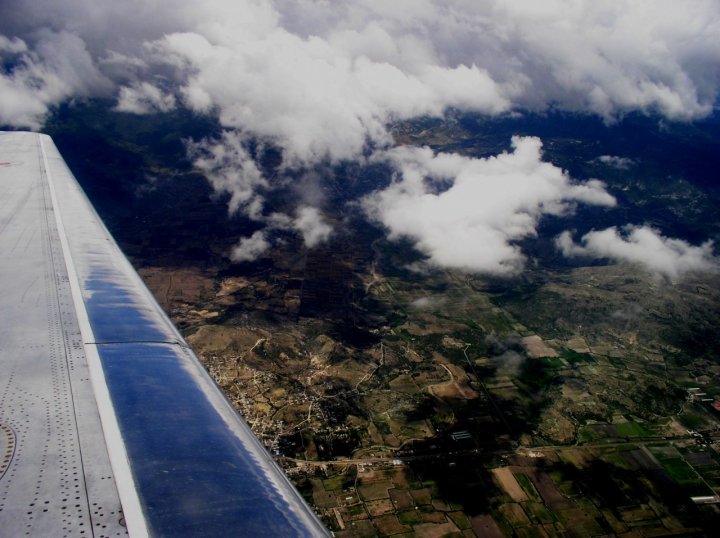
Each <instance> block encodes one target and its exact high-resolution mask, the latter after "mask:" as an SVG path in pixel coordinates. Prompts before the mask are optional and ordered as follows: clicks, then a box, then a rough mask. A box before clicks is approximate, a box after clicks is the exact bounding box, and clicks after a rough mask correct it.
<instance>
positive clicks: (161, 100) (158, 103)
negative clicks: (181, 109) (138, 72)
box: [115, 82, 176, 114]
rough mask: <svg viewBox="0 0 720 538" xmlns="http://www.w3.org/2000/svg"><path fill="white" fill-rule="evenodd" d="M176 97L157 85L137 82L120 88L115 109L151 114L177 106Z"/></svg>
mask: <svg viewBox="0 0 720 538" xmlns="http://www.w3.org/2000/svg"><path fill="white" fill-rule="evenodd" d="M175 104H176V103H175V97H174V96H173V95H170V94H167V93H163V91H162V90H161V89H159V88H158V87H157V86H153V85H152V84H150V83H148V82H140V83H136V84H134V85H132V86H124V87H122V88H120V93H119V94H118V102H117V105H116V106H115V110H117V111H118V112H130V113H132V114H150V113H153V112H168V111H169V110H172V109H173V108H175Z"/></svg>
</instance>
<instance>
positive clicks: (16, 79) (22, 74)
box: [0, 30, 112, 129]
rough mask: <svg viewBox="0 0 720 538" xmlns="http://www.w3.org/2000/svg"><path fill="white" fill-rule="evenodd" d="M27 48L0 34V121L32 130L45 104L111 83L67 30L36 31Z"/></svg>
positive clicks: (97, 90) (94, 91)
mask: <svg viewBox="0 0 720 538" xmlns="http://www.w3.org/2000/svg"><path fill="white" fill-rule="evenodd" d="M38 35H39V36H40V37H39V38H38V40H37V42H36V43H35V47H34V49H33V50H30V49H29V48H28V47H27V44H26V43H25V42H24V41H23V40H21V39H18V38H13V39H8V38H7V37H5V36H2V35H0V64H11V65H12V67H11V68H10V69H9V70H8V71H5V72H3V71H1V70H0V124H8V125H13V126H17V127H29V128H33V129H38V128H40V126H41V125H42V122H43V120H44V117H45V115H46V113H47V110H48V107H49V106H51V105H54V104H57V103H59V102H61V101H62V100H64V99H68V98H70V97H73V96H76V95H77V96H82V95H90V94H95V95H100V94H104V93H107V92H108V91H109V90H110V89H111V87H112V84H111V82H110V81H109V80H108V79H107V78H105V77H104V76H103V75H102V74H101V73H100V71H98V69H97V68H96V67H95V65H94V63H93V60H92V58H91V57H90V54H89V53H88V51H87V49H86V48H85V43H84V42H83V41H82V39H80V38H78V37H77V36H75V35H73V34H70V33H67V32H50V31H47V30H44V31H41V32H39V33H38Z"/></svg>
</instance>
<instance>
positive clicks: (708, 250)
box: [555, 226, 718, 280]
mask: <svg viewBox="0 0 720 538" xmlns="http://www.w3.org/2000/svg"><path fill="white" fill-rule="evenodd" d="M555 243H556V245H557V247H558V248H559V249H560V250H561V251H562V253H563V254H564V255H565V256H568V257H575V256H588V257H592V258H610V259H612V260H615V261H624V262H629V263H635V264H638V265H642V266H644V267H645V268H646V269H648V270H649V271H650V272H653V273H656V274H659V275H662V276H665V277H667V278H670V279H673V280H674V279H677V278H679V277H681V276H682V275H684V274H685V273H687V272H690V271H716V270H717V269H718V260H717V258H715V257H713V243H712V241H707V242H705V243H703V244H702V245H700V246H693V245H690V244H689V243H687V242H686V241H682V240H680V239H672V238H668V237H664V236H663V235H661V234H660V232H658V231H657V230H655V229H653V228H651V227H649V226H625V227H624V228H623V229H622V230H618V228H616V227H614V226H613V227H611V228H607V229H605V230H601V231H592V232H589V233H587V234H585V235H584V236H583V237H582V239H581V244H577V243H575V241H574V240H573V238H572V234H571V233H570V232H568V231H565V232H563V233H562V234H560V235H559V236H558V237H557V238H556V240H555Z"/></svg>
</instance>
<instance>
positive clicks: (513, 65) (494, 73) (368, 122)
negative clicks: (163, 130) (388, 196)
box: [0, 0, 720, 158]
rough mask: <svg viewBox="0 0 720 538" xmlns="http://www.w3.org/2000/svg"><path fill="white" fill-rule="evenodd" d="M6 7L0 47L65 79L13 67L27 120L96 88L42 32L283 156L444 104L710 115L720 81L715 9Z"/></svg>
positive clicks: (13, 1) (704, 5)
mask: <svg viewBox="0 0 720 538" xmlns="http://www.w3.org/2000/svg"><path fill="white" fill-rule="evenodd" d="M4 7H5V9H4V10H3V12H4V13H3V18H2V20H0V35H2V36H4V37H3V39H4V40H5V41H9V42H16V41H14V40H16V39H18V38H19V39H21V40H23V42H24V43H25V44H26V45H27V50H28V53H27V54H29V53H30V51H31V52H32V54H35V55H36V56H35V57H34V58H33V60H32V63H33V64H34V65H36V64H39V65H41V66H44V68H45V69H46V70H49V71H50V72H52V73H54V74H56V75H58V77H59V80H61V81H62V82H63V83H64V84H65V86H64V88H63V90H62V91H52V89H51V88H52V85H51V84H49V83H46V84H45V86H46V88H45V90H42V88H38V87H37V85H35V86H33V85H32V84H22V83H19V84H20V85H19V86H17V85H12V86H11V85H10V83H9V82H8V77H7V73H6V74H5V76H4V79H3V80H4V88H3V90H4V91H3V93H4V94H5V93H7V94H9V93H10V92H11V90H14V91H13V98H14V99H17V98H18V95H21V94H25V97H26V99H28V100H29V97H28V95H32V96H33V97H34V98H35V99H34V101H33V102H32V103H29V104H28V106H27V107H26V108H27V110H28V111H27V113H26V115H25V116H28V115H29V117H31V118H36V117H38V114H40V113H39V112H38V111H42V110H43V108H46V107H47V106H49V105H51V104H54V103H56V102H58V101H59V100H62V99H65V98H67V97H69V96H70V95H73V94H75V93H80V94H82V93H83V91H79V90H86V89H87V88H78V87H77V78H76V77H75V76H74V74H77V72H75V73H73V72H72V70H71V71H67V70H65V69H54V68H53V67H52V66H53V60H59V61H60V62H61V63H63V62H64V63H66V64H67V63H68V62H75V63H77V60H76V59H77V58H79V56H78V55H76V54H72V51H70V50H63V53H62V54H58V53H54V52H53V50H51V49H48V48H47V47H46V46H44V45H43V44H44V43H46V41H47V40H46V39H44V38H43V37H42V36H41V35H40V34H41V33H42V31H39V30H40V29H44V30H43V31H46V32H50V33H53V34H55V35H72V36H74V39H76V40H78V41H79V42H80V43H81V44H82V46H81V48H82V49H83V50H84V51H85V52H84V54H81V55H80V56H81V57H82V62H83V63H84V64H86V66H92V67H93V68H95V69H99V70H100V72H102V73H103V74H105V75H106V76H109V77H112V78H113V80H114V82H116V83H117V84H118V85H120V86H125V87H127V88H128V90H125V93H124V94H121V95H120V98H121V101H122V100H123V99H124V101H127V99H128V94H127V91H130V92H131V94H130V95H132V92H133V91H135V92H136V93H137V89H138V88H139V87H141V86H139V85H141V84H142V83H143V82H145V83H147V82H151V81H152V79H151V78H150V77H153V76H155V75H156V74H157V72H158V71H163V72H164V71H165V70H167V69H168V65H167V63H168V61H169V62H170V63H172V64H173V66H174V67H175V70H172V75H173V77H172V79H173V82H174V84H175V89H176V90H177V92H178V93H177V95H176V97H182V99H183V100H184V102H185V103H186V104H187V105H189V106H191V107H193V108H194V109H196V110H202V111H210V110H217V111H219V114H220V117H221V119H222V120H223V121H224V122H225V123H226V125H227V126H229V127H240V128H242V129H244V130H248V131H253V132H254V133H255V134H257V135H259V136H269V137H272V138H274V139H276V140H278V141H279V142H280V143H281V144H283V145H284V146H286V147H287V148H288V150H289V155H288V157H297V158H316V157H317V156H318V155H321V156H324V155H325V154H330V156H331V157H337V158H343V157H345V156H346V155H347V154H348V152H351V151H354V150H356V149H357V148H358V147H361V146H362V145H363V144H364V142H365V139H366V138H368V137H369V138H372V139H374V140H376V139H380V140H383V139H385V138H386V137H387V133H386V132H385V129H384V123H385V122H387V121H388V120H392V119H394V118H398V117H408V116H412V115H420V114H440V113H442V111H443V109H444V108H445V107H448V106H453V107H458V108H463V109H471V110H480V111H484V112H490V113H496V112H498V111H503V110H506V109H507V108H508V107H510V106H520V107H530V108H539V109H543V108H546V107H547V106H549V105H551V104H552V105H554V106H558V107H560V108H565V109H571V110H583V111H591V112H594V113H598V114H601V115H603V116H604V117H606V118H608V119H612V118H614V117H616V116H617V115H618V114H622V113H624V112H627V111H634V110H641V111H651V110H652V111H658V112H660V113H662V114H665V115H666V116H668V117H671V118H679V119H688V118H695V117H699V116H703V115H705V114H708V113H709V112H710V111H711V109H712V107H713V105H714V103H715V102H716V100H717V96H718V89H719V87H720V69H718V66H719V65H720V40H718V39H717V35H718V34H720V4H718V2H717V1H716V0H685V1H684V2H674V1H672V0H618V1H616V2H612V3H598V2H593V1H592V0H544V1H539V2H504V1H501V0H479V1H478V0H473V1H470V0H444V1H440V0H396V1H393V2H381V1H378V0H356V1H354V2H332V3H330V2H327V1H326V0H275V1H272V0H234V1H229V0H207V1H205V2H191V1H190V0H169V1H167V0H166V1H162V2H161V1H158V0H154V1H148V0H142V1H141V0H126V1H124V2H113V1H110V0H96V1H95V2H92V4H89V3H88V2H87V1H86V0H53V1H50V0H35V1H33V2H27V0H6V1H5V2H4ZM6 52H7V51H6ZM153 52H155V53H157V54H153ZM4 63H5V65H8V64H7V62H4ZM163 64H165V65H163ZM143 65H144V66H145V69H143V68H142V66H143ZM85 74H86V75H87V74H90V73H89V72H86V73H85ZM21 78H22V77H21ZM90 78H93V77H90ZM16 84H17V83H16ZM18 88H21V89H22V90H23V91H18ZM6 100H7V99H5V101H6ZM151 108H152V107H151ZM153 110H154V108H153ZM5 116H8V114H7V112H5V114H4V117H5ZM25 116H22V115H20V116H16V117H12V118H10V119H11V120H12V121H13V122H20V121H21V118H22V117H25ZM265 118H267V121H264V120H265ZM5 121H6V122H7V121H9V120H8V119H6V120H5Z"/></svg>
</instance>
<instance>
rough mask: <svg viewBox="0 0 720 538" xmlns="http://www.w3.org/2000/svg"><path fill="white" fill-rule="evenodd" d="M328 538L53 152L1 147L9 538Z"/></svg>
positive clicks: (38, 146)
mask: <svg viewBox="0 0 720 538" xmlns="http://www.w3.org/2000/svg"><path fill="white" fill-rule="evenodd" d="M128 534H129V535H130V536H133V537H135V536H258V535H267V536H327V535H328V532H327V530H326V529H325V528H324V527H323V526H322V525H321V524H320V523H319V521H318V519H317V518H316V517H315V515H314V514H313V512H312V511H311V510H310V508H309V507H308V506H307V505H306V504H305V502H304V501H303V499H302V498H301V497H300V495H299V494H298V493H297V491H296V490H295V489H294V488H293V487H292V485H291V484H290V482H289V481H288V480H287V478H286V477H285V475H284V474H283V473H282V471H281V470H280V469H279V468H278V467H277V465H276V464H275V463H274V461H273V460H272V458H271V457H270V455H269V454H268V453H267V452H266V450H265V449H264V448H263V447H262V445H261V444H260V443H259V441H258V440H257V439H256V438H255V437H254V435H253V434H252V432H251V431H250V429H249V428H248V426H247V424H246V423H245V422H244V421H243V420H242V419H241V418H240V417H239V416H238V415H237V413H236V412H235V411H234V409H233V408H232V406H231V405H230V403H229V402H228V401H227V400H226V399H225V398H224V396H223V395H222V393H221V392H220V390H219V389H218V387H217V386H216V385H215V383H214V382H213V381H212V379H211V378H210V377H209V376H208V374H207V373H206V372H205V370H204V369H203V367H202V366H201V365H200V363H199V361H198V359H197V358H196V356H195V355H194V354H193V352H192V351H191V350H190V349H189V347H188V345H187V344H186V343H185V341H184V340H183V338H182V337H181V336H180V334H179V333H178V331H177V330H176V329H175V327H173V325H172V324H171V323H170V321H169V320H168V318H167V316H165V314H164V313H163V311H162V310H161V308H160V307H159V306H158V304H157V303H156V302H155V300H154V299H153V297H152V295H151V294H150V292H149V291H148V290H147V288H146V287H145V286H144V284H143V283H142V281H141V279H140V277H139V276H138V275H137V273H135V271H134V270H133V268H132V267H131V265H130V263H129V262H128V261H127V259H126V258H125V257H124V256H123V254H122V253H121V252H120V249H119V248H118V247H117V245H116V244H115V242H114V241H113V239H112V237H111V236H110V234H109V233H108V231H107V229H106V228H105V226H104V225H103V224H102V222H101V220H100V219H99V217H98V216H97V214H96V213H95V211H94V210H93V208H92V206H91V205H90V203H89V201H88V200H87V198H86V197H85V195H84V193H83V192H82V190H81V188H80V186H79V185H78V183H77V182H76V180H75V178H74V177H73V175H72V173H71V172H70V171H69V170H68V168H67V166H66V165H65V163H64V161H63V159H62V157H61V156H60V154H59V152H58V150H57V148H56V147H55V145H54V144H53V142H52V140H51V139H50V138H49V137H48V136H45V135H42V134H37V133H26V132H2V133H0V535H2V536H57V537H60V536H84V537H90V536H97V537H99V536H108V537H110V536H113V537H114V536H126V535H128Z"/></svg>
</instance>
